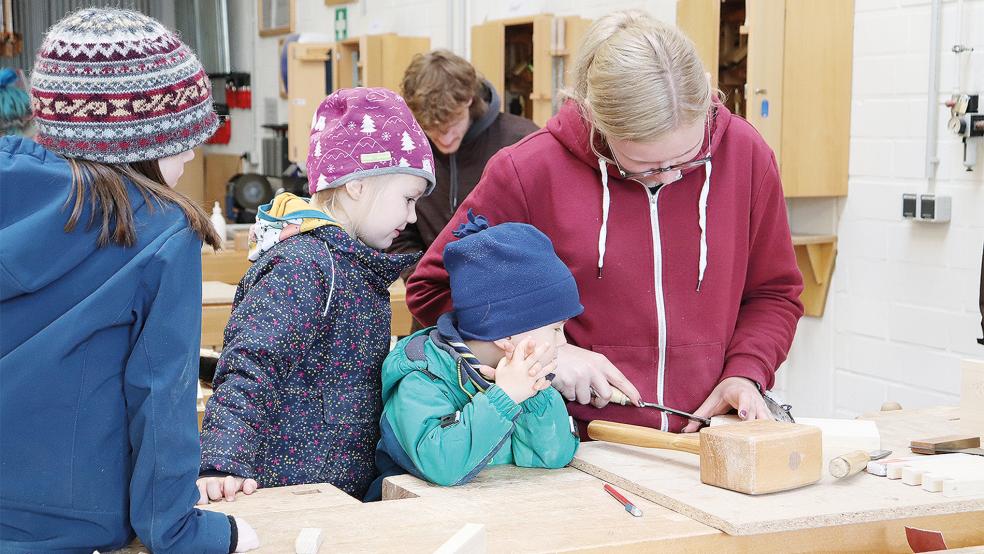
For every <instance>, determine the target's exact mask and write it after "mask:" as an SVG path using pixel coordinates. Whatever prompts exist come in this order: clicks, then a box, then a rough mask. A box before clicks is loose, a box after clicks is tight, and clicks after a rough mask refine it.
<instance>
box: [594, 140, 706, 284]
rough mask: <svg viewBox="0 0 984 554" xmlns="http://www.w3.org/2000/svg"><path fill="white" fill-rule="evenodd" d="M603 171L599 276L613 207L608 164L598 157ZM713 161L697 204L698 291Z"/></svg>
mask: <svg viewBox="0 0 984 554" xmlns="http://www.w3.org/2000/svg"><path fill="white" fill-rule="evenodd" d="M598 169H599V170H600V171H601V230H600V231H599V232H598V278H599V279H601V271H602V269H603V268H604V267H605V248H606V246H607V242H608V211H609V209H610V208H611V203H612V198H611V192H610V191H609V190H608V166H607V163H606V162H605V160H604V159H602V158H600V157H599V158H598ZM711 170H712V166H711V162H710V160H708V162H707V164H706V166H705V170H704V183H703V185H701V187H700V200H699V203H698V205H697V226H698V227H699V228H700V257H699V259H698V261H697V292H700V287H701V285H703V284H704V272H705V271H706V270H707V196H708V193H710V189H711Z"/></svg>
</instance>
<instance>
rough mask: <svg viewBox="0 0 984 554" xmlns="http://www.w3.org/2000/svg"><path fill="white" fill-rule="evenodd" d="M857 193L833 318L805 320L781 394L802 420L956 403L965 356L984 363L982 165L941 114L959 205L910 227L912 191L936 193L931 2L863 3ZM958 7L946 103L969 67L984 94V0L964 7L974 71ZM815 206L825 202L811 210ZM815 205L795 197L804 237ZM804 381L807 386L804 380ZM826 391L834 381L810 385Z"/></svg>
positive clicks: (950, 17)
mask: <svg viewBox="0 0 984 554" xmlns="http://www.w3.org/2000/svg"><path fill="white" fill-rule="evenodd" d="M855 7H856V19H855V42H854V56H855V58H854V74H853V97H852V114H851V147H850V156H851V159H850V169H849V172H850V178H849V192H848V196H847V198H845V199H841V200H828V201H826V202H829V203H831V204H832V205H836V209H835V210H834V211H839V212H840V216H839V218H837V217H836V216H835V217H834V218H833V219H834V221H835V222H836V223H834V224H833V226H832V227H833V228H832V229H831V230H836V232H837V234H838V239H839V246H840V252H839V254H838V259H837V268H836V271H835V275H834V280H833V283H832V291H831V294H830V297H829V298H828V301H827V311H826V314H825V316H824V317H823V319H820V320H816V319H810V318H806V319H805V320H804V321H803V322H802V323H800V326H799V329H798V332H797V337H796V340H795V342H794V345H793V350H792V352H791V353H790V359H789V360H788V361H787V362H786V364H785V365H784V367H783V368H782V370H781V371H783V372H787V375H786V376H785V377H784V378H783V379H782V380H781V385H782V389H781V392H782V393H783V394H785V397H786V399H787V400H788V401H789V402H790V403H791V404H793V406H794V408H796V412H798V413H800V414H804V415H805V414H810V415H814V414H816V415H838V416H844V417H852V416H854V415H857V414H859V413H862V412H866V411H872V410H877V409H878V408H879V406H880V404H881V402H882V401H884V400H896V401H898V402H900V403H901V404H902V405H903V406H904V407H908V408H916V407H920V406H930V405H935V404H955V403H956V402H957V400H958V397H959V389H960V385H959V382H960V371H959V367H958V363H959V360H960V359H961V358H963V357H968V356H975V357H978V358H984V347H981V346H979V345H977V344H976V342H975V339H976V338H977V337H978V336H979V335H980V315H979V313H978V308H977V294H978V290H979V289H978V279H979V275H980V273H979V272H980V259H981V248H982V244H984V178H982V175H984V159H982V163H981V164H980V165H979V166H978V167H977V168H976V169H975V171H974V172H972V173H968V172H965V171H964V168H963V166H962V165H961V162H960V160H961V156H962V145H961V143H960V142H958V141H957V140H956V137H955V136H954V135H952V134H951V133H950V132H949V131H947V130H946V122H947V120H948V118H949V110H948V109H947V108H945V107H942V106H941V107H940V120H939V128H940V133H939V157H940V159H941V164H940V167H939V171H938V173H937V176H938V178H937V181H936V192H937V193H938V194H948V195H950V196H952V198H953V218H952V221H951V222H950V224H948V225H932V224H920V223H913V222H911V221H904V220H902V218H901V216H900V212H901V194H902V193H903V192H927V190H928V187H929V184H928V183H927V181H926V179H925V178H924V168H925V144H926V94H927V88H928V67H929V33H930V19H931V18H930V2H928V1H925V0H924V1H915V0H856V2H855ZM957 19H958V18H957V2H956V1H947V2H944V7H943V26H942V33H941V39H942V40H941V48H942V59H941V63H940V84H941V94H940V101H941V102H942V101H943V100H945V99H946V98H947V97H949V94H950V93H951V92H952V91H954V90H955V89H956V87H957V84H958V79H959V75H960V72H961V71H962V72H963V74H964V78H965V80H966V82H967V86H968V89H969V90H970V91H972V92H984V0H965V1H964V19H965V21H964V25H965V29H966V36H967V37H969V39H968V42H969V43H970V44H971V45H972V46H974V47H975V48H976V50H975V52H974V53H973V54H972V56H970V59H969V61H968V62H967V63H966V64H964V66H962V67H961V66H959V65H958V64H957V56H956V55H955V54H953V53H952V52H950V48H951V47H952V46H953V45H954V44H955V43H956V42H957V34H956V33H957ZM980 154H981V156H980V157H982V158H984V151H981V152H980ZM811 202H816V201H811ZM815 210H816V208H815V207H807V206H804V205H803V201H800V200H791V201H790V220H791V224H792V227H793V229H794V231H803V226H804V225H808V224H809V223H805V222H804V221H803V220H804V219H809V213H810V212H813V211H815ZM804 383H805V384H806V385H804ZM815 383H820V384H826V386H812V385H813V384H815Z"/></svg>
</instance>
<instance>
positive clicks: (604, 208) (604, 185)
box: [598, 157, 612, 279]
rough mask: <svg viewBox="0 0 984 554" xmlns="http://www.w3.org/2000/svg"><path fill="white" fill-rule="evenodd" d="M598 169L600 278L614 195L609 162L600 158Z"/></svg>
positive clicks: (599, 276) (603, 265)
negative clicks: (609, 173) (599, 174)
mask: <svg viewBox="0 0 984 554" xmlns="http://www.w3.org/2000/svg"><path fill="white" fill-rule="evenodd" d="M598 169H600V170H601V231H599V232H598V278H599V279H601V270H602V268H604V267H605V247H606V246H607V243H608V209H609V208H610V207H611V204H612V196H611V193H610V192H609V191H608V164H607V163H605V160H603V159H602V158H600V157H599V158H598Z"/></svg>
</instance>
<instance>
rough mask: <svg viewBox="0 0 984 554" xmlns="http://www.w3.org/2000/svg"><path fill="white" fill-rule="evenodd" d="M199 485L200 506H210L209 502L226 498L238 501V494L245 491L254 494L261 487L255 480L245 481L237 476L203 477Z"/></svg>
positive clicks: (199, 480)
mask: <svg viewBox="0 0 984 554" xmlns="http://www.w3.org/2000/svg"><path fill="white" fill-rule="evenodd" d="M196 483H197V485H198V504H199V505H201V504H208V501H209V500H220V499H222V498H223V497H225V499H226V501H228V502H232V501H234V500H236V493H237V492H239V491H243V493H244V494H253V493H254V492H256V489H258V488H259V485H258V484H257V483H256V481H255V480H253V479H245V478H243V477H237V476H235V475H227V476H225V477H201V478H199V479H198V481H197V482H196Z"/></svg>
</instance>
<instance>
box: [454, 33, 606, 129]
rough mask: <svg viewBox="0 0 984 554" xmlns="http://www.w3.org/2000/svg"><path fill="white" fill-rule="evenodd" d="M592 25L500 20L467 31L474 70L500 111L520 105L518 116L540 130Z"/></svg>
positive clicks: (552, 112)
mask: <svg viewBox="0 0 984 554" xmlns="http://www.w3.org/2000/svg"><path fill="white" fill-rule="evenodd" d="M591 23H592V22H591V20H589V19H584V18H581V17H576V16H569V17H556V16H553V15H550V14H539V15H533V16H528V17H519V18H514V19H500V20H495V21H489V22H486V23H483V24H481V25H476V26H474V27H472V29H471V52H472V60H471V61H472V64H473V65H474V66H475V69H477V70H478V72H479V73H480V74H481V75H482V76H483V77H485V79H487V80H488V81H489V82H490V83H492V86H494V87H495V89H496V91H497V92H498V93H499V96H500V97H501V98H502V111H509V108H510V102H511V101H513V102H518V104H519V107H520V110H519V111H520V115H523V116H524V117H527V118H529V119H532V120H533V122H534V123H536V124H537V125H539V126H541V127H543V126H544V125H546V123H547V120H548V119H550V117H551V116H552V115H553V114H554V112H555V108H556V107H557V103H556V102H555V100H557V91H558V90H559V89H562V88H563V87H564V86H566V85H567V84H568V83H566V81H567V76H566V73H567V68H569V67H570V66H571V63H572V62H573V60H574V54H576V52H577V48H578V46H579V45H580V43H581V39H583V38H584V34H585V33H586V32H587V30H588V27H589V26H590V25H591Z"/></svg>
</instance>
